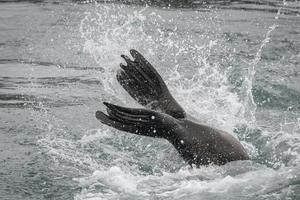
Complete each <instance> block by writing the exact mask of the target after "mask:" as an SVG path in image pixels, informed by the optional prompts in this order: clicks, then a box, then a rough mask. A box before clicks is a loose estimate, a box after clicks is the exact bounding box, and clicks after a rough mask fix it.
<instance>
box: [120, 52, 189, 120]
mask: <svg viewBox="0 0 300 200" xmlns="http://www.w3.org/2000/svg"><path fill="white" fill-rule="evenodd" d="M130 53H131V55H132V57H133V58H134V60H133V61H132V60H130V58H128V57H127V56H124V55H122V57H123V58H124V60H125V61H126V63H127V65H123V64H121V65H120V66H121V68H122V69H123V70H120V71H118V73H117V79H118V81H119V83H120V84H121V85H122V87H123V88H124V89H125V90H126V91H127V92H128V93H129V94H130V96H131V97H133V98H134V99H135V100H136V101H137V102H139V103H140V104H141V105H143V106H146V107H148V108H150V109H153V110H161V111H163V112H165V113H167V114H169V115H171V116H173V117H175V118H177V119H179V118H185V116H186V115H185V112H184V110H183V109H182V108H181V106H180V105H179V104H178V103H177V102H176V100H175V99H174V98H173V97H172V95H171V94H170V92H169V90H168V88H167V86H166V84H165V83H164V81H163V80H162V78H161V76H160V75H159V73H158V72H157V71H156V70H155V69H154V67H153V66H152V65H151V64H150V63H149V62H148V61H147V60H146V59H145V58H144V57H143V56H142V55H141V54H140V53H139V52H137V51H136V50H133V49H132V50H130Z"/></svg>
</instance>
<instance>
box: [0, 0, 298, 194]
mask: <svg viewBox="0 0 300 200" xmlns="http://www.w3.org/2000/svg"><path fill="white" fill-rule="evenodd" d="M114 2H115V1H114ZM81 3H85V4H81ZM145 3H147V4H148V5H149V4H152V6H145V5H144V4H145ZM2 5H3V6H2ZM176 7H181V8H176ZM183 7H184V8H183ZM299 7H300V5H299V3H298V2H296V1H271V0H269V1H251V0H250V1H164V2H163V3H162V2H161V1H151V2H148V1H130V2H125V4H124V3H123V4H121V3H120V1H118V3H112V2H111V1H109V2H106V3H100V1H98V3H95V2H94V1H93V2H91V1H85V2H83V1H80V2H78V1H76V2H74V1H67V2H56V1H23V2H22V1H18V2H14V1H6V3H1V7H0V12H1V16H0V29H1V31H0V36H1V37H0V194H1V198H3V199H78V200H79V199H93V200H94V199H230V200H231V199H299V198H300V196H299V194H300V186H299V181H300V174H299V172H300V168H299V167H300V165H299V161H300V156H299V155H300V138H299V134H300V118H299V116H300V101H299V99H300V88H299V81H300V76H299V73H300V71H299V49H300V44H299V39H300V38H299V27H300V20H299ZM131 48H136V49H138V50H139V51H141V52H142V53H143V54H144V55H145V57H147V58H148V59H149V61H150V62H151V63H153V65H154V66H155V67H156V68H157V70H158V71H159V72H160V73H161V74H162V76H163V77H164V80H165V81H166V83H167V85H168V86H169V87H170V90H171V91H172V93H173V94H174V96H175V97H176V99H178V101H179V102H180V103H181V105H182V106H183V107H184V108H185V109H186V110H187V112H188V113H190V114H191V115H193V116H194V117H196V118H197V119H199V120H200V121H203V122H204V123H206V124H209V125H212V126H216V127H218V128H221V129H224V130H227V131H228V132H230V133H232V134H233V135H234V136H236V137H238V138H239V140H240V141H241V142H242V144H243V145H244V146H245V148H246V149H247V151H248V152H249V154H250V155H251V159H252V160H251V161H238V162H232V163H228V164H227V165H224V166H220V167H219V166H208V167H201V168H199V169H195V168H190V167H189V166H187V165H186V164H185V163H184V162H183V160H182V159H181V158H180V157H179V156H178V154H177V152H176V150H174V148H173V146H171V145H170V144H169V143H168V142H167V141H165V140H161V139H154V138H147V137H139V136H135V135H131V134H127V133H122V132H120V131H116V130H113V129H110V128H108V127H107V126H104V125H102V124H101V123H99V122H98V121H97V120H96V119H95V117H94V113H95V111H96V110H99V109H100V110H103V109H104V107H103V105H102V104H101V102H102V101H111V102H114V103H117V104H121V105H127V106H130V107H137V106H139V105H137V104H136V103H135V102H134V101H133V99H131V97H130V96H129V95H128V94H126V92H125V91H124V90H123V89H122V88H121V87H120V86H119V85H118V83H117V81H116V78H115V74H116V70H117V69H118V65H119V63H120V62H122V59H121V58H120V57H119V55H120V54H128V50H129V49H131Z"/></svg>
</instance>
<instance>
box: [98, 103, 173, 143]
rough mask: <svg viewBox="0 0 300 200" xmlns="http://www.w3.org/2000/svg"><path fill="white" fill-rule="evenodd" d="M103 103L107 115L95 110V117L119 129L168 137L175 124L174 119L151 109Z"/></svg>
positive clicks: (138, 133)
mask: <svg viewBox="0 0 300 200" xmlns="http://www.w3.org/2000/svg"><path fill="white" fill-rule="evenodd" d="M104 105H105V106H106V107H107V113H108V115H106V114H104V113H103V112H101V111H97V112H96V118H97V119H98V120H100V121H101V122H102V123H103V124H106V125H108V126H111V127H114V128H116V129H118V130H121V131H126V132H129V133H133V134H137V135H144V136H150V137H161V138H166V139H168V138H169V137H171V136H172V135H173V134H172V133H171V132H172V130H173V129H175V128H176V126H177V123H176V119H174V118H172V117H171V116H168V115H164V114H162V113H158V112H155V111H152V110H145V109H134V108H125V107H121V106H116V105H113V104H110V103H106V102H104Z"/></svg>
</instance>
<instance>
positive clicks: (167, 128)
mask: <svg viewBox="0 0 300 200" xmlns="http://www.w3.org/2000/svg"><path fill="white" fill-rule="evenodd" d="M130 53H131V55H132V57H133V58H134V61H132V60H131V59H129V57H127V56H124V55H122V57H123V58H124V59H125V61H126V63H127V65H123V64H121V68H122V70H120V71H118V73H117V80H118V81H119V83H120V84H121V85H122V86H123V88H124V89H125V90H126V91H127V92H128V93H129V95H130V96H131V97H133V98H134V99H135V100H136V101H137V102H139V103H140V104H141V105H143V106H145V107H146V109H139V108H126V107H121V106H117V105H113V104H110V103H106V102H105V103H104V104H105V105H106V106H107V114H105V113H103V112H101V111H97V112H96V118H97V119H98V120H100V121H101V122H102V123H104V124H106V125H108V126H112V127H114V128H116V129H119V130H121V131H126V132H129V133H133V134H137V135H143V136H149V137H159V138H164V139H167V140H168V141H169V142H170V143H172V144H173V146H174V147H175V148H176V150H177V151H178V153H179V154H180V155H181V157H182V158H183V159H184V160H185V161H186V162H187V163H188V164H190V165H193V164H195V165H196V166H200V165H208V164H217V165H223V164H225V163H227V162H230V161H235V160H247V159H249V156H248V154H247V152H246V150H245V149H244V147H243V146H242V144H241V143H240V142H239V141H238V140H237V139H236V138H235V137H233V136H232V135H230V134H229V133H227V132H225V131H222V130H218V129H215V128H213V127H210V126H207V125H202V124H199V123H196V122H194V121H192V120H189V119H187V116H186V113H185V111H184V110H183V108H182V107H181V106H180V105H179V104H178V102H177V101H176V100H175V99H174V98H173V97H172V95H171V93H170V92H169V90H168V88H167V86H166V84H165V83H164V81H163V79H162V78H161V76H160V75H159V73H158V72H157V71H156V70H155V69H154V67H153V66H152V65H151V64H150V63H149V62H148V61H147V60H146V59H145V58H144V57H143V56H142V55H141V54H140V53H139V52H137V51H135V50H131V51H130Z"/></svg>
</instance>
